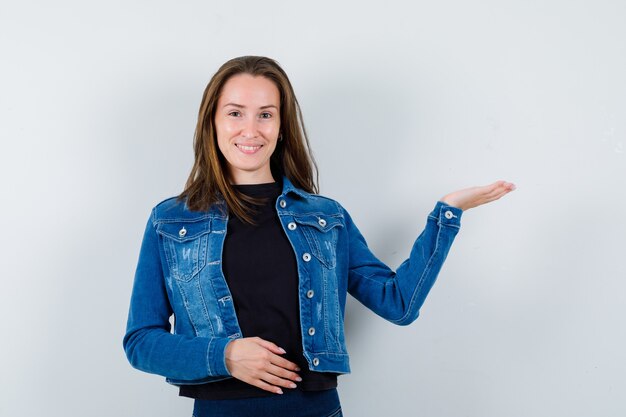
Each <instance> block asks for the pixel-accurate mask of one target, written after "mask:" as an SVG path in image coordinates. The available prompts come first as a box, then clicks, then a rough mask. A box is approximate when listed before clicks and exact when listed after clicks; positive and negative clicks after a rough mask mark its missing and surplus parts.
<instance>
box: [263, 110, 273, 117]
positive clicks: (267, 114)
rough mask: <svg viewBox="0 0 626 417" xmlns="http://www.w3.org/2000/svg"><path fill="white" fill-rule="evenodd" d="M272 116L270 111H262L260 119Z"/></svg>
mask: <svg viewBox="0 0 626 417" xmlns="http://www.w3.org/2000/svg"><path fill="white" fill-rule="evenodd" d="M271 117H272V113H270V112H267V111H266V112H263V113H261V119H270V118H271Z"/></svg>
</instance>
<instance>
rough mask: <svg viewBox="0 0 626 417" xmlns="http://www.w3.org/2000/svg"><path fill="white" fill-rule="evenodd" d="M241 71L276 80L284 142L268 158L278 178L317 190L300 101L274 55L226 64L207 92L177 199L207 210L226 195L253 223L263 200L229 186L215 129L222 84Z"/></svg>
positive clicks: (235, 210)
mask: <svg viewBox="0 0 626 417" xmlns="http://www.w3.org/2000/svg"><path fill="white" fill-rule="evenodd" d="M238 74H250V75H252V76H261V77H265V78H267V79H269V80H270V81H272V82H274V84H275V85H276V87H277V88H278V91H279V93H280V132H281V134H282V140H281V141H278V142H277V144H276V149H275V150H274V153H273V154H272V156H271V157H270V168H271V171H272V175H273V176H274V178H275V179H277V177H278V178H280V177H281V176H282V175H285V176H286V177H287V178H288V179H289V181H291V183H292V184H293V185H294V186H296V187H298V188H300V189H302V190H304V191H307V192H309V193H314V194H317V193H318V192H319V187H318V172H317V164H316V163H315V160H314V159H313V155H312V152H311V148H310V146H309V140H308V137H307V134H306V130H305V128H304V121H303V118H302V112H301V110H300V105H299V104H298V100H297V99H296V95H295V93H294V91H293V87H292V86H291V83H290V82H289V78H288V77H287V74H286V73H285V71H283V69H282V68H281V67H280V65H279V64H278V63H277V62H276V61H274V60H273V59H270V58H266V57H263V56H241V57H238V58H233V59H231V60H229V61H227V62H226V63H224V64H223V65H222V66H221V67H220V68H219V69H218V70H217V72H216V73H215V75H213V77H212V78H211V80H210V81H209V84H208V85H207V87H206V89H205V90H204V94H203V96H202V102H201V103H200V111H199V113H198V124H197V125H196V131H195V135H194V145H193V146H194V153H195V161H194V164H193V168H192V169H191V173H190V175H189V178H188V179H187V183H186V184H185V189H184V191H183V192H182V193H181V194H180V195H179V196H178V200H179V201H182V200H184V199H186V200H187V206H188V207H189V209H190V210H193V211H207V210H208V209H209V207H210V206H211V205H212V204H214V203H216V202H217V201H220V200H222V199H223V200H224V201H225V202H226V205H227V207H228V210H229V211H230V212H232V213H233V214H235V215H236V216H237V217H239V218H240V219H241V220H243V221H245V222H248V223H251V224H254V220H253V213H254V209H253V207H252V206H251V204H252V205H254V204H259V203H260V202H261V200H259V199H255V198H251V197H248V196H246V195H244V194H242V193H240V192H239V191H237V190H236V189H235V188H234V187H233V186H232V185H231V184H230V181H229V179H228V169H227V164H228V162H227V161H226V159H225V158H224V156H223V155H222V153H221V151H220V150H219V148H218V145H217V135H216V130H215V112H216V107H217V101H218V99H219V97H220V94H221V92H222V88H223V86H224V84H225V83H226V81H228V79H229V78H230V77H232V76H234V75H238ZM246 203H251V204H246Z"/></svg>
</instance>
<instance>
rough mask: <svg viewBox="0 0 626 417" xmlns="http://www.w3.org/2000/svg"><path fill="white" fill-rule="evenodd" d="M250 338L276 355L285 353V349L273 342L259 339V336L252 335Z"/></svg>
mask: <svg viewBox="0 0 626 417" xmlns="http://www.w3.org/2000/svg"><path fill="white" fill-rule="evenodd" d="M252 340H254V342H255V343H257V344H258V345H259V346H262V347H264V348H265V349H267V350H269V351H270V352H272V353H275V354H277V355H284V354H285V353H287V352H285V349H283V348H281V347H280V346H278V345H276V344H275V343H272V342H270V341H269V340H265V339H261V338H260V337H254V338H253V339H252Z"/></svg>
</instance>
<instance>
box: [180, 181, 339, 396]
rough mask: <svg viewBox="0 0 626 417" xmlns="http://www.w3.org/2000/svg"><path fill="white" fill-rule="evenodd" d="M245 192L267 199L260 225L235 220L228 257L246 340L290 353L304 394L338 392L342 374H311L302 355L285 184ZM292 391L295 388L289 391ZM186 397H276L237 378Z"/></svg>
mask: <svg viewBox="0 0 626 417" xmlns="http://www.w3.org/2000/svg"><path fill="white" fill-rule="evenodd" d="M235 188H236V189H237V190H239V191H240V192H242V193H244V194H246V195H249V196H252V197H258V198H266V199H267V202H266V204H264V205H263V206H259V207H256V210H257V212H256V215H255V216H254V217H255V220H256V223H257V224H256V225H250V224H248V223H245V222H242V221H241V220H239V219H238V218H237V217H236V216H234V215H231V216H230V217H229V220H228V230H227V234H226V240H225V242H224V250H223V255H222V259H223V262H222V269H223V272H224V276H225V278H226V282H227V284H228V287H229V289H230V292H231V294H232V297H233V301H234V305H235V311H236V313H237V319H238V321H239V326H240V328H241V331H242V334H243V337H251V336H258V337H260V338H262V339H265V340H269V341H270V342H273V343H275V344H276V345H278V346H279V347H282V348H283V349H285V350H286V351H287V353H286V354H284V355H282V357H284V358H285V359H287V360H289V361H292V362H294V363H296V364H297V365H298V366H299V367H300V369H301V371H300V372H298V374H299V375H300V376H301V377H302V381H301V382H296V384H297V385H298V388H296V389H301V390H303V391H318V390H325V389H331V388H335V387H336V386H337V374H335V373H330V372H313V371H309V366H308V363H307V361H306V359H305V358H304V356H303V353H302V333H301V331H300V309H299V301H298V300H299V298H298V267H297V264H296V258H295V255H294V252H293V249H292V247H291V243H290V242H289V240H288V239H287V236H286V235H285V232H284V230H283V227H282V225H281V224H280V220H279V218H278V214H277V213H276V208H275V204H276V199H277V197H278V196H279V195H280V193H281V192H282V184H280V183H279V182H274V183H267V184H253V185H235ZM283 389H289V388H283ZM180 395H181V396H185V397H191V398H197V399H207V400H208V399H235V398H246V397H263V396H270V395H275V394H273V393H270V392H268V391H264V390H262V389H260V388H257V387H255V386H253V385H250V384H247V383H245V382H243V381H240V380H238V379H236V378H229V379H226V380H223V381H217V382H211V383H207V384H201V385H185V386H182V387H181V388H180Z"/></svg>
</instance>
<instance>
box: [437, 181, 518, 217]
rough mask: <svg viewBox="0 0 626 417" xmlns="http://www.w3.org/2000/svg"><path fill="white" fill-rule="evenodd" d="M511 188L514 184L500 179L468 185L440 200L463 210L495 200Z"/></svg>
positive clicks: (513, 188)
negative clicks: (485, 183)
mask: <svg viewBox="0 0 626 417" xmlns="http://www.w3.org/2000/svg"><path fill="white" fill-rule="evenodd" d="M513 190H515V184H513V183H511V182H506V181H502V180H500V181H496V182H494V183H493V184H489V185H483V186H476V187H469V188H464V189H462V190H458V191H454V192H451V193H449V194H446V195H445V196H443V197H442V198H441V200H440V201H442V202H444V203H446V204H448V205H450V206H452V207H458V208H460V209H461V210H463V211H465V210H469V209H471V208H474V207H478V206H480V205H482V204H486V203H489V202H491V201H494V200H497V199H499V198H500V197H502V196H503V195H505V194H507V193H510V192H511V191H513Z"/></svg>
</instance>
